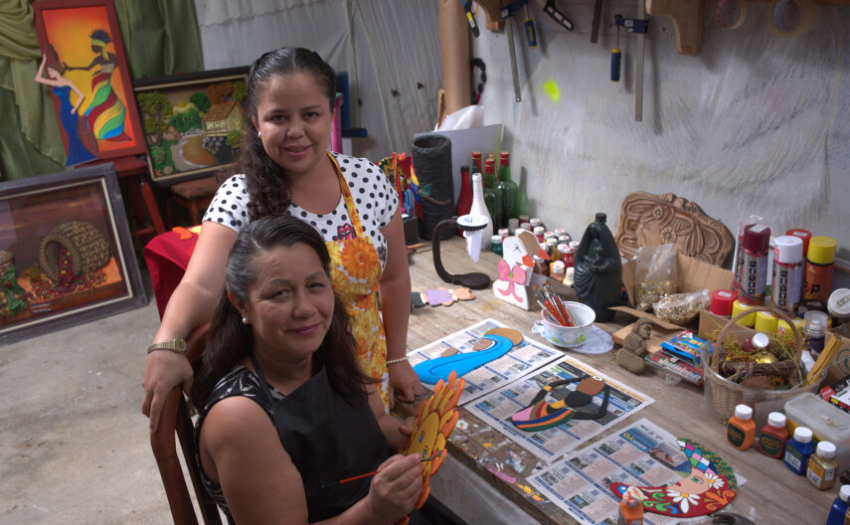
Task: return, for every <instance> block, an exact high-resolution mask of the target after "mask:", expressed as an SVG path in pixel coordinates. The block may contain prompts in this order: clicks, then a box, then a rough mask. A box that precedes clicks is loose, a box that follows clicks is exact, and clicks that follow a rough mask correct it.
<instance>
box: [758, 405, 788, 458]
mask: <svg viewBox="0 0 850 525" xmlns="http://www.w3.org/2000/svg"><path fill="white" fill-rule="evenodd" d="M785 423H786V420H785V414H783V413H782V412H771V413H770V414H768V416H767V423H766V424H765V425H764V426H763V427H761V436H759V446H758V450H759V452H761V453H762V454H764V455H765V456H767V457H770V458H774V459H780V458H781V457H782V454H783V453H784V452H785V444H786V443H787V442H788V429H787V428H786V427H785Z"/></svg>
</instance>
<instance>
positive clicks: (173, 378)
mask: <svg viewBox="0 0 850 525" xmlns="http://www.w3.org/2000/svg"><path fill="white" fill-rule="evenodd" d="M192 377H193V371H192V367H191V365H189V360H188V359H186V356H184V355H179V354H175V353H174V352H170V351H168V350H157V351H154V352H151V353H150V354H148V357H147V359H146V360H145V374H144V376H143V377H142V387H144V389H145V399H144V401H142V414H144V415H146V416H148V417H149V418H150V420H151V421H150V430H151V434H153V433H154V432H156V429H157V427H159V418H160V415H161V414H162V408H163V406H164V405H165V399H166V398H167V397H168V394H170V393H171V390H172V389H174V387H176V386H178V385H180V384H181V383H182V384H183V390H184V391H185V392H186V393H187V394H188V393H189V390H190V389H191V388H192Z"/></svg>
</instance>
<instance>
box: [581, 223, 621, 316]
mask: <svg viewBox="0 0 850 525" xmlns="http://www.w3.org/2000/svg"><path fill="white" fill-rule="evenodd" d="M605 218H606V216H605V214H604V213H597V214H596V221H595V222H592V223H591V224H590V225H589V226H588V227H587V230H585V232H584V236H583V237H582V238H581V244H579V246H578V251H576V260H575V289H576V292H577V293H578V298H579V301H581V302H582V303H584V304H586V305H587V306H589V307H591V308H593V311H594V312H596V321H598V322H600V323H605V322H607V321H610V320H611V318H613V317H614V311H613V310H609V308H610V307H612V306H618V305H619V304H620V294H621V290H622V285H623V268H622V264H621V263H620V251H619V250H618V249H617V244H616V243H615V242H614V236H613V235H611V230H609V229H608V226H606V225H605Z"/></svg>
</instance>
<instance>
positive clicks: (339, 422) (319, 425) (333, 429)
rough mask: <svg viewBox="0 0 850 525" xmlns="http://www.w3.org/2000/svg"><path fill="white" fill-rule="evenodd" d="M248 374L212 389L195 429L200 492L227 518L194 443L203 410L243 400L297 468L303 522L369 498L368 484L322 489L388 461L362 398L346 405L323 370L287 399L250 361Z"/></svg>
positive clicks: (237, 373)
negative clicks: (256, 409)
mask: <svg viewBox="0 0 850 525" xmlns="http://www.w3.org/2000/svg"><path fill="white" fill-rule="evenodd" d="M254 368H255V369H256V370H258V371H259V374H254V373H253V372H251V371H250V370H249V369H248V368H246V367H244V366H241V365H240V366H238V367H236V368H234V369H233V370H232V371H231V372H230V373H228V374H227V375H226V376H224V377H223V378H222V379H221V380H220V381H219V382H218V384H217V385H216V386H215V388H214V389H213V391H212V393H211V394H210V397H209V399H207V403H206V405H205V406H204V407H203V410H202V411H201V412H200V415H199V417H198V422H197V423H196V425H195V463H196V464H197V465H198V469H199V471H200V474H201V480H202V482H203V485H204V488H205V489H206V490H207V492H208V493H209V494H210V495H211V496H212V497H213V499H214V500H215V501H216V502H217V503H218V505H219V506H220V507H221V508H222V510H223V511H224V513H225V514H226V515H227V518H228V521H229V522H230V523H233V518H232V517H231V515H230V511H229V509H228V508H227V504H226V503H225V500H224V494H223V493H222V491H221V486H220V485H219V484H218V483H215V482H214V481H212V480H211V479H209V477H208V476H207V475H206V473H205V472H204V469H203V467H202V466H201V462H200V456H199V452H198V450H199V447H198V439H199V436H200V434H201V426H202V425H203V423H204V418H205V416H206V414H207V413H208V412H209V410H210V409H211V408H212V407H213V406H214V405H215V404H216V403H218V402H219V401H221V400H222V399H226V398H228V397H233V396H243V397H247V398H248V399H251V400H252V401H254V402H256V403H257V404H258V405H260V407H262V408H263V410H265V412H266V414H268V415H269V419H271V420H272V423H273V424H274V426H275V428H276V429H277V433H278V435H279V436H280V442H281V444H282V445H283V448H284V449H285V450H286V452H287V453H288V454H289V456H290V458H292V462H293V463H294V464H295V466H296V467H297V468H298V472H299V473H300V474H301V479H302V481H303V483H304V492H305V494H306V496H307V511H308V518H309V521H310V522H311V523H312V522H316V521H321V520H325V519H328V518H332V517H334V516H337V515H339V514H341V513H342V512H344V511H345V510H347V509H348V508H349V507H351V506H352V505H354V504H355V503H356V502H358V501H359V500H361V499H362V498H364V497H365V496H366V494H367V493H368V492H369V486H370V478H366V479H362V480H357V481H353V482H349V483H344V484H339V483H336V484H333V485H331V486H326V485H327V484H328V483H332V482H334V481H339V480H341V479H345V478H349V477H353V476H357V475H359V474H365V473H367V472H372V471H374V470H377V469H378V466H379V465H380V464H381V463H383V462H384V460H386V459H387V458H388V457H389V455H390V454H389V446H388V445H387V441H386V438H385V437H384V435H383V433H382V432H381V428H380V427H379V426H378V422H377V421H376V420H375V416H374V414H373V413H372V410H371V408H370V407H369V403H368V402H367V401H366V398H364V399H363V401H362V402H361V403H360V404H357V405H354V404H351V403H349V402H348V400H346V399H345V398H344V397H343V395H342V394H341V393H340V392H339V391H338V390H337V389H336V388H334V387H333V385H331V384H330V382H329V380H328V376H327V373H326V371H325V368H324V367H322V369H321V370H319V372H318V373H316V374H315V375H314V376H313V377H312V378H310V379H309V380H308V381H307V382H306V383H304V384H303V385H301V386H300V387H298V388H297V389H296V390H295V391H293V392H292V393H291V394H289V395H287V396H284V395H283V394H281V393H280V392H278V391H277V390H275V389H273V388H271V387H270V386H269V385H268V384H267V383H266V381H265V379H264V378H263V375H262V371H260V368H259V367H258V366H257V363H256V361H254Z"/></svg>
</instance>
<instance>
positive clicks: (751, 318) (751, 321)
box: [732, 299, 756, 328]
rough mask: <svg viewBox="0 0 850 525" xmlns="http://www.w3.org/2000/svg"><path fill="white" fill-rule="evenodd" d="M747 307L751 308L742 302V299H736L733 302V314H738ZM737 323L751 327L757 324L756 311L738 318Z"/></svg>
mask: <svg viewBox="0 0 850 525" xmlns="http://www.w3.org/2000/svg"><path fill="white" fill-rule="evenodd" d="M747 308H749V306H747V305H745V304H742V303H741V301H739V300H738V299H735V301H734V302H733V303H732V316H733V317H734V316H737V315H738V314H739V313H741V312H743V311H744V310H746V309H747ZM735 324H739V325H743V326H749V327H750V328H752V327H753V325H755V324H756V313H755V312H753V313H751V314H749V315H745V316H744V317H742V318H740V319H738V320H737V321H736V322H735Z"/></svg>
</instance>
